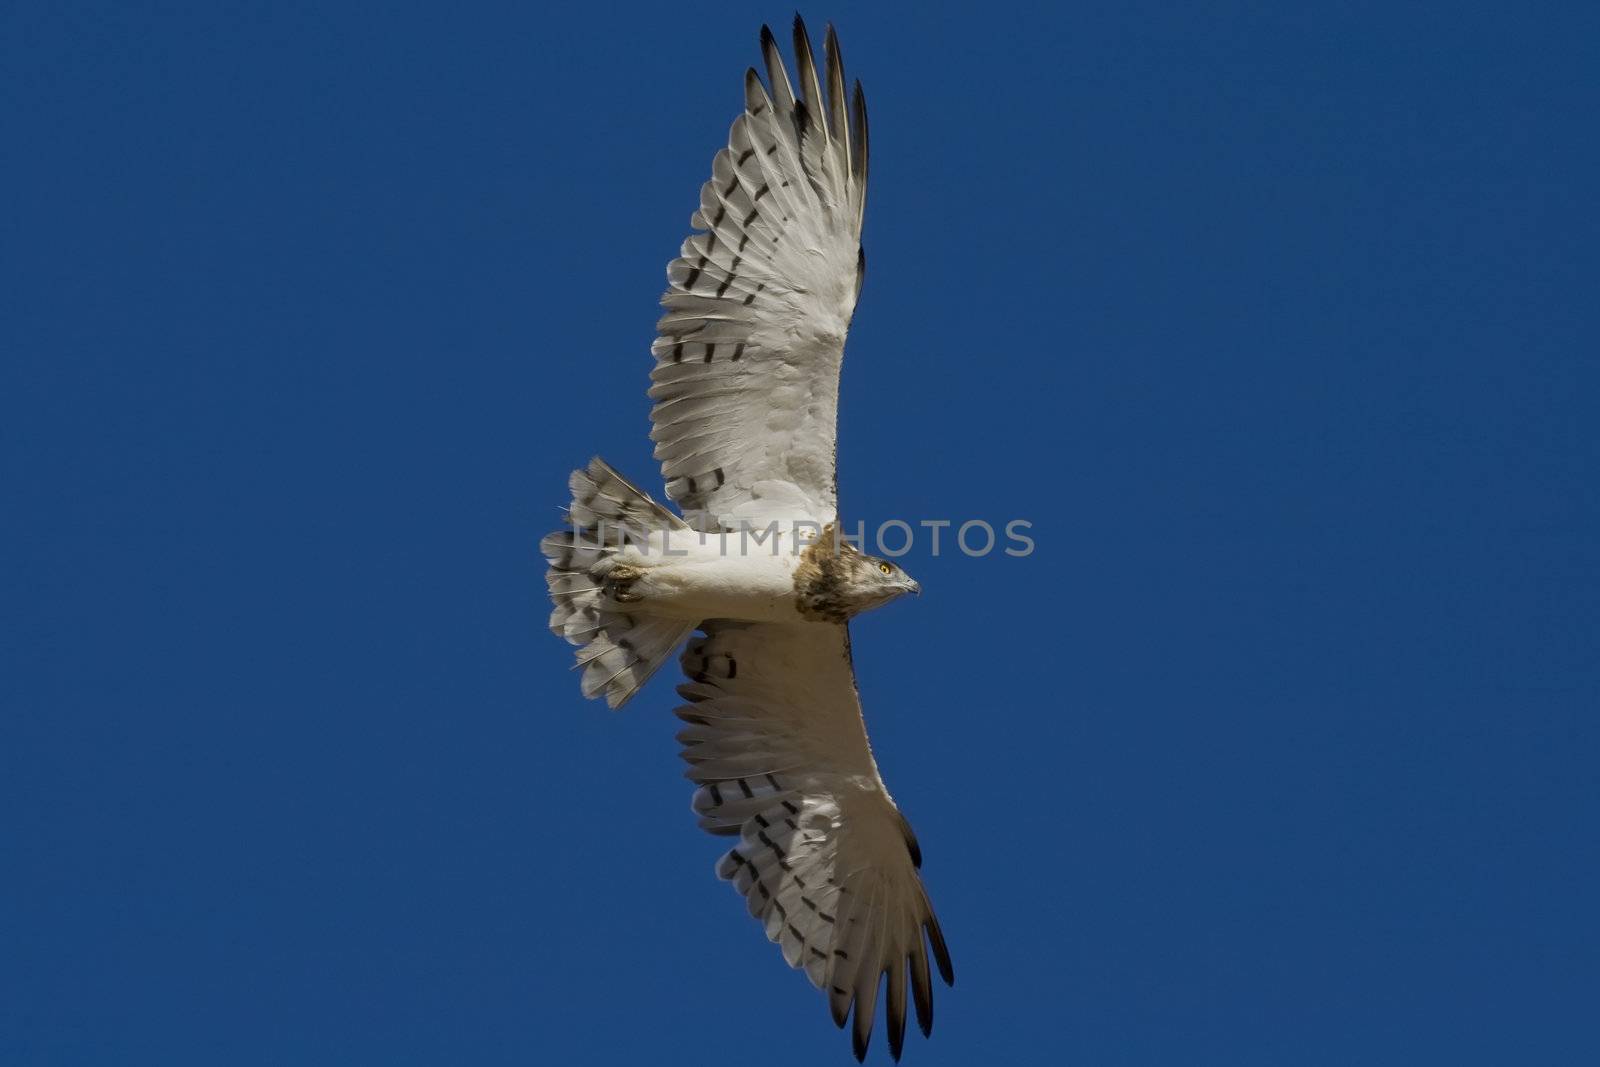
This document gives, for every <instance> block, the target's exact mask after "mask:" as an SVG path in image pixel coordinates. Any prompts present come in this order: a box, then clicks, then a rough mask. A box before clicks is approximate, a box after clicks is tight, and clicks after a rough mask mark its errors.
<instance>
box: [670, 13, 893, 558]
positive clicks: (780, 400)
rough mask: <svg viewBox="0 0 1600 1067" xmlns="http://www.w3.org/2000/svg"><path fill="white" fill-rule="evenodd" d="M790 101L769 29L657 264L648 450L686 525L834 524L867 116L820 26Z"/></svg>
mask: <svg viewBox="0 0 1600 1067" xmlns="http://www.w3.org/2000/svg"><path fill="white" fill-rule="evenodd" d="M794 44H795V53H796V59H797V63H798V72H799V86H798V91H796V89H794V88H791V86H790V84H789V78H788V75H787V74H786V73H785V71H784V67H783V58H782V56H781V55H780V54H779V52H778V45H777V42H776V41H774V40H773V37H772V31H771V30H769V29H767V28H766V27H762V30H761V47H762V51H763V52H764V54H765V57H766V66H767V78H768V81H769V82H770V83H771V86H772V91H771V93H770V94H769V93H768V92H767V90H766V89H765V88H763V87H762V84H761V79H760V78H759V77H758V76H757V75H756V72H755V70H754V69H753V68H752V69H751V70H749V71H747V72H746V74H745V82H744V96H745V110H744V114H742V115H740V116H739V117H738V118H737V119H735V120H734V123H733V129H732V130H731V132H730V133H729V135H728V147H727V148H724V149H723V150H722V151H720V152H718V153H717V157H716V159H715V161H714V162H713V164H712V172H711V180H710V181H708V182H706V184H705V185H704V186H703V187H702V188H701V190H700V210H698V211H697V212H695V214H694V217H693V219H692V220H691V225H692V226H693V227H694V228H695V229H697V230H702V231H704V232H701V233H695V234H693V235H691V236H690V237H689V239H688V240H687V241H685V242H684V244H683V252H682V255H681V256H680V257H679V258H677V259H675V260H673V261H672V263H671V264H670V265H669V266H668V267H667V278H668V280H669V283H670V284H669V286H668V288H667V291H666V293H665V294H664V295H663V296H662V298H661V303H662V304H663V306H665V307H666V308H667V313H666V314H665V315H664V316H662V318H661V321H660V322H659V323H658V324H657V330H658V331H659V333H660V336H659V337H658V338H657V339H656V341H655V343H654V344H653V345H652V346H651V351H652V352H653V353H654V354H655V358H656V366H655V370H654V371H653V372H652V373H651V379H652V381H653V383H654V384H653V385H652V387H651V389H650V397H651V399H652V400H654V401H655V406H654V407H653V408H652V409H651V412H650V418H651V421H652V422H653V423H654V428H653V429H652V431H651V434H650V436H651V439H652V440H654V441H655V442H656V449H655V454H656V458H657V459H659V460H660V461H661V473H662V475H663V477H665V479H666V483H667V495H668V496H669V497H671V498H672V499H673V500H675V501H677V502H678V504H679V506H680V507H682V508H683V510H684V513H685V515H686V516H687V517H688V518H689V521H690V522H691V524H693V525H695V526H696V527H698V528H700V529H705V530H712V529H716V528H718V526H719V525H720V526H721V527H722V528H724V529H731V528H734V527H735V526H736V525H737V524H738V523H739V522H740V521H742V520H747V519H748V520H750V521H753V522H758V523H760V524H762V525H764V524H765V523H767V522H770V521H772V520H773V519H780V520H793V519H798V518H808V519H811V520H814V521H815V522H817V523H818V524H819V525H825V524H827V523H828V522H831V521H833V519H834V518H835V517H836V499H837V493H836V489H835V471H834V433H835V423H836V420H837V413H838V400H839V365H840V362H841V361H842V359H843V357H844V339H845V332H846V331H847V330H848V329H849V327H850V318H851V315H852V313H853V312H854V310H855V305H856V296H857V294H858V293H859V292H860V285H861V274H862V270H863V267H864V259H863V256H862V252H861V218H862V213H863V211H864V210H865V209H866V189H867V111H866V100H865V98H864V97H863V96H862V93H861V85H860V83H859V82H857V83H856V86H855V94H854V98H853V100H852V101H851V107H850V114H849V115H847V114H846V111H845V88H844V70H843V67H842V66H841V63H840V59H839V43H838V41H837V39H836V38H835V36H834V33H833V30H832V28H831V27H830V28H829V30H828V36H827V41H826V48H825V64H824V69H825V73H826V83H827V94H826V96H824V93H823V84H822V81H821V80H819V78H818V74H817V66H816V62H815V60H814V59H813V57H812V53H811V44H810V41H809V39H808V38H807V36H806V32H805V26H804V25H803V24H802V23H801V22H800V20H799V19H798V18H797V19H796V20H795V30H794Z"/></svg>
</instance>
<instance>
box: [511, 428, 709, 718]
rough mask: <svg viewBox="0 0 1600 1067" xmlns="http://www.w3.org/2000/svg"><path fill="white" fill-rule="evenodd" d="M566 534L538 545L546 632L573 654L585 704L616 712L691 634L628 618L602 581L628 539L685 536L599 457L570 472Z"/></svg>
mask: <svg viewBox="0 0 1600 1067" xmlns="http://www.w3.org/2000/svg"><path fill="white" fill-rule="evenodd" d="M569 484H570V486H571V488H572V506H571V508H569V509H568V512H569V517H570V519H571V522H572V525H571V528H569V529H566V530H560V531H557V532H556V533H553V534H550V535H549V536H548V537H546V538H545V539H544V540H543V541H541V542H540V543H539V547H540V549H541V550H542V551H543V552H544V555H545V558H546V559H548V560H549V561H550V569H549V571H548V572H547V573H546V576H545V578H546V581H547V582H548V584H549V586H550V598H551V599H552V600H553V601H554V602H555V610H554V611H552V612H551V613H550V629H551V630H552V631H553V632H554V633H555V634H556V635H557V636H559V637H562V638H565V639H566V640H567V641H569V642H571V643H572V644H574V645H577V646H578V652H577V663H576V666H577V667H578V668H580V669H582V671H583V678H582V689H583V695H584V696H586V697H597V696H602V695H603V696H604V697H605V699H606V703H607V704H608V705H610V706H611V707H613V708H619V707H621V706H622V705H623V704H625V703H627V701H628V700H629V698H631V697H632V696H633V694H634V693H636V692H638V691H639V689H640V687H641V686H643V685H644V683H645V682H646V681H647V680H649V678H650V676H651V675H652V674H654V673H655V672H656V670H657V669H658V668H659V667H660V666H661V665H662V664H663V663H665V662H666V661H667V660H668V659H669V658H670V657H671V656H672V653H673V652H674V651H675V650H676V649H677V647H678V645H679V644H681V643H682V642H683V640H684V638H686V637H688V636H689V634H690V633H692V632H693V631H694V629H695V623H693V622H686V621H684V620H682V619H672V618H664V617H661V616H652V615H648V614H644V613H642V612H640V613H630V612H629V611H628V605H625V604H621V603H618V602H617V601H616V600H614V599H613V598H612V597H610V596H608V595H607V592H606V588H605V574H606V572H607V571H608V570H609V569H610V568H611V566H612V565H613V564H612V559H611V558H612V556H614V555H615V554H616V552H617V551H618V550H619V549H621V548H622V547H623V546H624V544H625V543H626V539H627V538H628V537H635V538H637V537H640V536H641V535H642V534H644V533H645V532H647V531H650V530H659V529H662V528H663V527H665V528H669V529H687V528H688V527H687V525H686V524H685V523H684V522H683V520H682V519H680V518H678V516H676V515H674V514H673V513H672V512H671V511H668V510H667V509H666V508H664V507H662V506H661V505H660V504H657V503H656V502H655V501H654V500H651V499H650V497H648V496H646V495H645V494H644V493H643V492H642V491H640V490H639V489H638V488H636V487H635V486H634V485H632V484H631V483H630V482H629V481H628V480H627V479H626V478H623V477H622V475H620V474H618V473H617V472H616V471H615V470H613V469H612V468H611V467H610V465H608V464H607V463H606V462H605V460H603V459H600V458H599V457H598V456H597V457H595V458H594V459H592V460H590V461H589V465H588V466H587V467H585V468H582V469H579V470H576V471H573V472H572V478H571V479H570V482H569Z"/></svg>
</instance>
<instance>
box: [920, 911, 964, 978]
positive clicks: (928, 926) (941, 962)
mask: <svg viewBox="0 0 1600 1067" xmlns="http://www.w3.org/2000/svg"><path fill="white" fill-rule="evenodd" d="M922 928H923V929H924V930H926V931H927V932H928V944H929V945H930V946H931V947H932V948H933V961H934V963H935V964H937V965H938V967H939V977H940V978H943V979H944V984H945V985H947V986H953V985H955V984H956V970H955V968H954V967H952V966H950V949H949V948H948V947H947V946H946V945H945V943H944V931H943V930H940V929H939V920H938V919H935V918H934V917H933V916H932V915H929V916H928V918H927V919H926V920H925V921H924V922H923V924H922Z"/></svg>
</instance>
